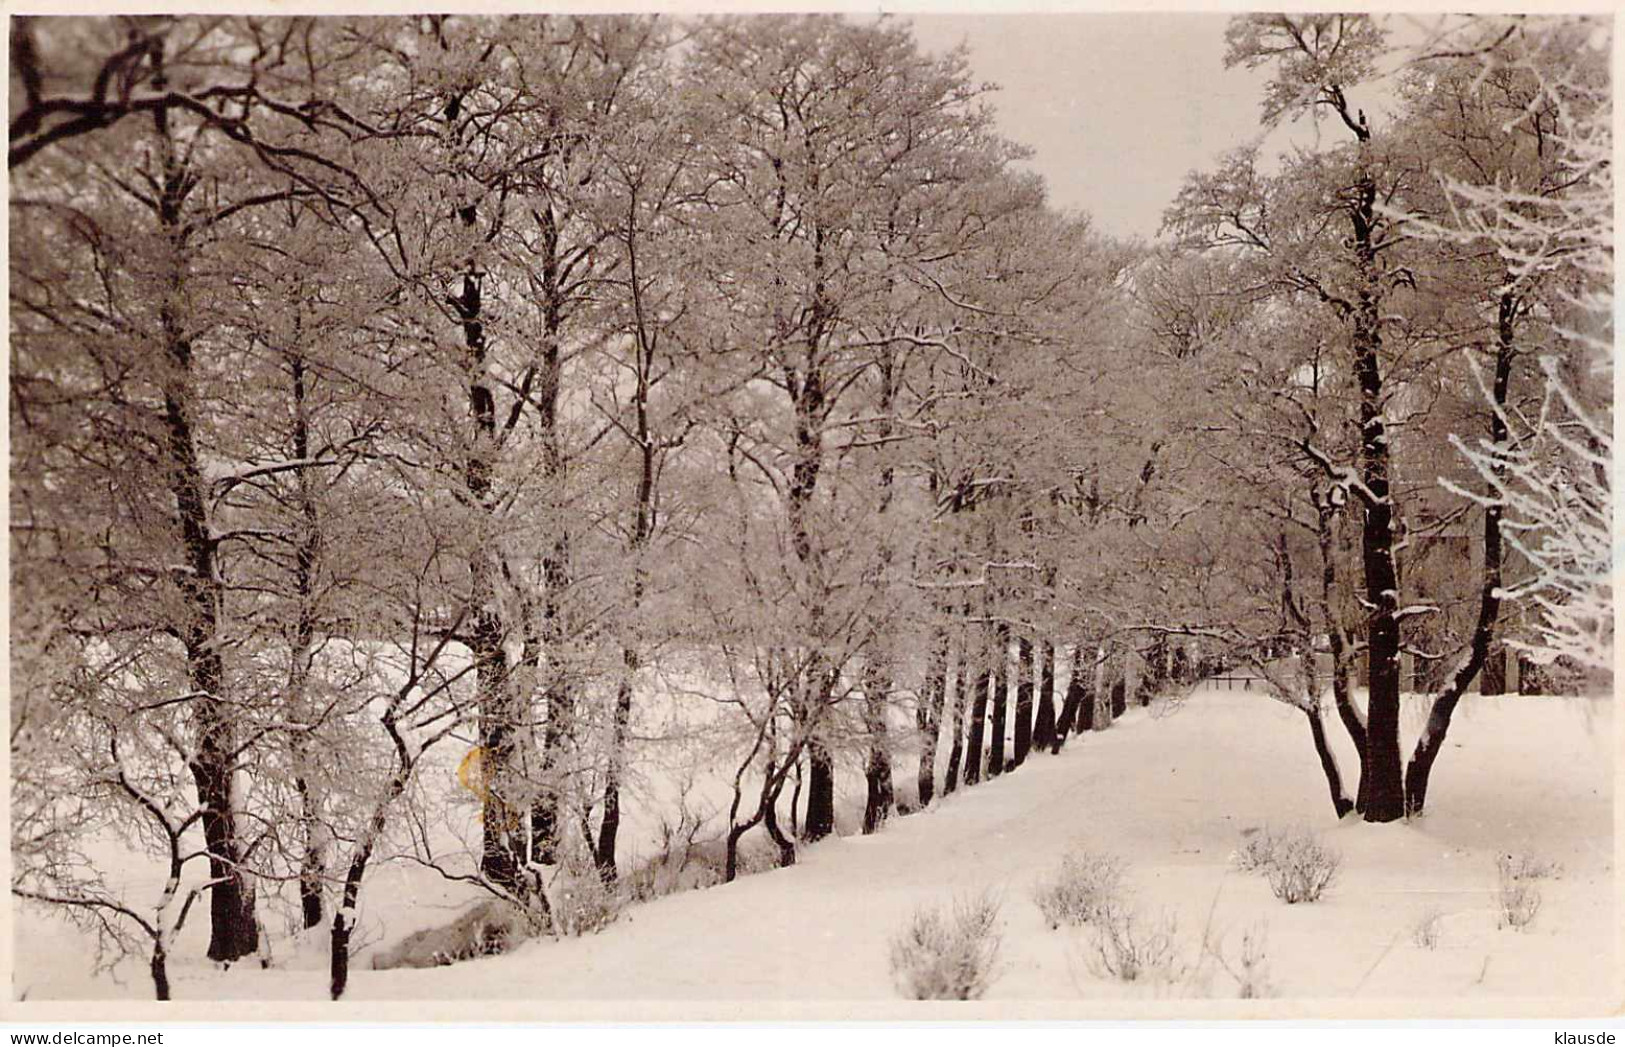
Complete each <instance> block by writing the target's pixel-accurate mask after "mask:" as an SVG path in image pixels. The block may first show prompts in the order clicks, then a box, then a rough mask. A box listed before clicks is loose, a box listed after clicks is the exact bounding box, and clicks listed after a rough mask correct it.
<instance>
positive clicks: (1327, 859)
mask: <svg viewBox="0 0 1625 1047" xmlns="http://www.w3.org/2000/svg"><path fill="white" fill-rule="evenodd" d="M1342 864H1343V856H1342V855H1341V854H1339V853H1338V852H1337V851H1335V850H1333V849H1332V848H1330V847H1328V846H1326V845H1325V844H1323V843H1321V842H1320V838H1319V837H1317V836H1316V835H1314V834H1313V833H1311V832H1309V831H1308V830H1307V829H1293V830H1290V831H1287V832H1283V833H1280V834H1279V835H1277V836H1275V837H1274V838H1273V840H1272V841H1271V846H1270V849H1269V851H1268V854H1267V857H1265V858H1264V860H1263V862H1262V864H1261V871H1262V872H1263V873H1264V878H1265V879H1266V880H1268V881H1269V885H1270V891H1271V892H1273V893H1274V895H1275V897H1277V898H1279V899H1281V900H1282V901H1283V902H1286V903H1287V904H1288V905H1296V904H1298V903H1299V902H1313V901H1319V900H1320V896H1321V895H1322V894H1324V893H1325V891H1326V888H1327V887H1330V886H1331V885H1332V881H1334V880H1336V879H1337V870H1338V868H1339V867H1340V866H1341V865H1342Z"/></svg>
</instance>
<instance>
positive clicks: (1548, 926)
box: [33, 692, 1615, 1002]
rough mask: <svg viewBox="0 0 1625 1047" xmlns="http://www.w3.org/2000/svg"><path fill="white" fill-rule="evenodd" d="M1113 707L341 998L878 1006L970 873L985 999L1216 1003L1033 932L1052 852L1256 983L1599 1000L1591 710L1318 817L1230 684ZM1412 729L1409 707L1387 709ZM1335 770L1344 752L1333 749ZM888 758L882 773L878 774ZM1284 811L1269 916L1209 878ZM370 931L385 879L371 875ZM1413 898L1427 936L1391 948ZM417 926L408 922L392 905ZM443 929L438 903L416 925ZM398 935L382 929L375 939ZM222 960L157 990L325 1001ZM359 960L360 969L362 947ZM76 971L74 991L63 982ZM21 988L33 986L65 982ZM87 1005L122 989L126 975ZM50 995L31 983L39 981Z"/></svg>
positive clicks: (1603, 991) (1282, 722)
mask: <svg viewBox="0 0 1625 1047" xmlns="http://www.w3.org/2000/svg"><path fill="white" fill-rule="evenodd" d="M1156 712H1159V710H1157V709H1155V708H1154V709H1153V710H1152V711H1151V712H1150V713H1148V712H1144V711H1138V710H1136V711H1133V712H1131V713H1130V714H1129V716H1128V717H1126V718H1125V719H1124V720H1122V721H1121V722H1119V723H1118V724H1117V725H1116V726H1114V727H1113V728H1112V729H1111V730H1110V731H1107V732H1103V733H1099V734H1091V735H1089V736H1087V737H1085V738H1083V739H1081V741H1080V740H1078V739H1074V740H1073V742H1072V743H1071V744H1070V745H1069V746H1068V748H1067V750H1066V752H1064V753H1063V754H1062V755H1061V756H1059V757H1051V756H1048V755H1039V756H1035V757H1034V758H1032V759H1031V760H1029V762H1028V764H1027V766H1025V767H1023V768H1021V769H1020V770H1019V771H1017V772H1015V773H1014V774H1011V775H1006V776H1004V777H1002V778H999V779H996V780H993V781H990V782H986V783H984V784H982V785H980V786H977V787H976V788H973V789H970V790H961V791H960V792H958V793H956V794H954V795H953V796H951V797H949V798H947V799H946V800H944V801H941V802H939V803H938V804H936V805H933V807H932V808H931V809H930V810H928V811H926V812H924V813H922V814H917V815H914V816H911V817H906V818H899V819H895V820H894V821H893V822H892V823H891V824H889V825H888V826H887V828H886V829H885V831H884V832H882V833H880V834H878V835H876V836H871V837H866V838H865V837H847V838H842V839H836V840H830V841H827V842H825V843H823V844H820V845H819V846H816V847H812V848H804V849H803V850H802V853H801V860H800V863H799V864H798V865H797V866H795V867H794V868H791V869H786V870H779V871H774V872H770V873H766V874H762V875H758V876H753V877H748V878H746V879H743V880H741V881H739V882H737V883H734V884H731V885H728V886H723V887H716V888H712V889H709V890H704V891H691V892H686V893H683V894H678V895H674V896H671V897H667V898H664V899H661V900H659V901H656V902H653V903H651V904H648V905H642V906H637V907H635V908H633V909H631V910H629V911H628V912H627V913H626V914H625V915H623V917H622V919H621V920H620V922H618V923H617V924H615V925H614V926H612V927H610V928H608V929H607V930H606V931H604V932H602V933H601V934H598V935H594V936H589V937H586V938H580V939H569V940H563V941H552V940H548V941H538V942H533V943H531V944H529V945H527V946H525V947H523V948H521V949H520V950H518V951H516V952H514V953H512V954H510V955H507V956H503V957H497V958H492V959H488V960H481V961H475V962H470V963H464V964H459V965H457V966H454V967H450V968H438V969H432V970H396V971H372V970H358V971H356V972H355V973H354V976H353V980H352V982H351V992H350V996H349V998H351V999H356V1000H369V999H372V1000H378V999H405V1000H436V999H439V1000H452V1001H468V1000H472V999H480V998H506V999H519V1000H581V1001H587V1000H644V1001H690V1002H692V1001H696V1000H755V1001H772V1000H780V1001H789V1000H796V999H805V1000H854V1001H857V1000H864V999H870V1000H876V1001H884V1000H888V999H895V998H896V997H895V993H894V990H893V988H892V985H891V981H890V977H889V974H888V971H887V951H888V949H887V945H888V940H889V939H890V937H891V935H892V934H893V933H894V932H895V930H896V929H897V928H898V927H899V926H900V925H901V924H902V922H903V921H904V920H905V919H906V918H907V917H908V915H909V914H910V913H911V912H912V911H913V910H914V909H915V908H916V907H917V906H919V905H921V904H926V903H937V902H943V901H947V900H949V899H951V897H952V896H953V895H954V894H955V893H956V892H971V891H979V890H981V889H983V888H991V889H993V890H994V891H996V892H999V893H1000V894H1001V895H1002V897H1003V903H1004V904H1003V913H1002V917H1003V923H1004V945H1003V950H1002V956H1003V973H1002V976H1001V977H1000V978H999V980H998V981H997V982H996V984H994V986H993V988H992V990H991V992H990V994H989V998H991V999H1014V998H1026V999H1048V1000H1076V999H1079V998H1080V997H1081V998H1095V997H1109V996H1123V995H1142V996H1143V995H1148V994H1149V995H1159V996H1180V995H1192V994H1196V995H1201V994H1211V995H1213V996H1221V997H1222V996H1233V995H1234V993H1235V987H1234V985H1233V984H1232V983H1230V982H1229V980H1228V979H1227V978H1226V977H1225V976H1224V975H1222V974H1218V975H1216V976H1215V977H1214V978H1213V979H1212V980H1211V981H1210V983H1209V984H1208V985H1207V986H1206V987H1205V988H1204V987H1203V986H1201V985H1191V984H1182V985H1180V986H1178V987H1175V988H1171V989H1170V988H1161V989H1157V988H1146V987H1139V986H1136V987H1133V989H1132V990H1128V989H1125V987H1123V986H1121V985H1118V984H1115V983H1110V982H1106V981H1103V980H1101V979H1098V978H1096V977H1094V976H1093V975H1092V974H1090V973H1089V971H1088V970H1087V968H1086V966H1085V965H1084V964H1083V962H1082V959H1081V957H1082V949H1083V939H1082V938H1080V937H1078V936H1076V935H1074V934H1073V933H1071V932H1051V931H1049V930H1047V929H1046V928H1045V927H1044V925H1043V924H1042V923H1041V921H1040V919H1039V916H1038V912H1037V910H1036V909H1035V908H1034V906H1033V904H1032V902H1031V900H1030V897H1029V890H1030V887H1031V885H1032V883H1033V881H1034V880H1035V879H1036V878H1038V877H1040V876H1043V875H1044V874H1046V873H1047V872H1048V871H1049V870H1050V869H1051V868H1052V867H1053V866H1054V865H1055V864H1056V863H1057V862H1058V861H1059V859H1060V857H1061V855H1062V854H1063V853H1064V852H1065V851H1066V850H1067V849H1068V848H1069V847H1073V846H1083V847H1088V848H1091V849H1096V850H1103V851H1110V852H1113V853H1116V854H1118V855H1121V856H1122V857H1123V858H1125V859H1126V860H1127V861H1128V862H1129V874H1128V877H1129V880H1130V882H1131V883H1132V884H1133V896H1134V899H1135V900H1136V902H1137V903H1138V904H1139V905H1140V906H1141V907H1142V908H1143V909H1144V910H1146V912H1147V913H1148V914H1149V915H1156V914H1158V913H1160V912H1161V911H1162V910H1163V909H1165V908H1166V909H1168V910H1171V911H1173V912H1175V913H1177V917H1178V926H1179V934H1180V938H1181V940H1182V945H1183V947H1184V948H1185V950H1186V952H1187V953H1188V954H1192V955H1194V953H1195V952H1196V950H1197V943H1198V942H1199V941H1200V940H1201V937H1202V931H1203V928H1204V927H1206V926H1209V924H1210V920H1211V926H1212V927H1213V929H1214V930H1215V931H1216V932H1227V933H1229V934H1231V935H1232V941H1234V939H1235V937H1238V936H1239V933H1240V932H1241V931H1243V930H1246V929H1247V928H1249V927H1254V926H1256V925H1258V924H1260V923H1261V922H1267V930H1268V968H1269V975H1270V981H1271V982H1272V984H1273V988H1274V990H1275V994H1276V995H1277V996H1281V997H1323V998H1324V997H1348V996H1360V997H1361V998H1384V997H1387V998H1397V997H1417V996H1446V997H1469V998H1470V997H1473V996H1485V997H1494V998H1506V997H1563V998H1566V999H1576V998H1581V997H1586V998H1591V997H1600V996H1611V995H1613V992H1614V990H1613V987H1612V982H1611V979H1612V976H1613V975H1612V972H1613V971H1614V964H1613V962H1612V956H1613V948H1614V939H1613V936H1614V923H1615V921H1614V918H1613V911H1612V905H1613V903H1612V897H1613V888H1612V865H1613V846H1612V839H1613V834H1612V828H1613V812H1612V803H1611V798H1612V780H1613V764H1612V757H1611V753H1612V751H1613V748H1614V734H1613V725H1612V713H1611V710H1610V709H1609V708H1608V704H1607V703H1603V702H1587V701H1576V700H1555V699H1503V700H1493V701H1492V700H1478V699H1474V700H1472V701H1470V702H1467V703H1464V705H1463V707H1462V709H1461V711H1460V713H1458V722H1457V723H1456V725H1455V727H1454V729H1453V731H1452V735H1451V743H1452V744H1451V745H1450V746H1449V747H1447V749H1446V751H1445V753H1444V755H1443V756H1442V757H1441V759H1440V763H1439V766H1438V770H1437V772H1436V774H1435V776H1434V792H1433V797H1432V799H1431V802H1432V808H1431V812H1430V815H1429V817H1428V818H1427V819H1426V820H1425V821H1423V822H1421V823H1419V824H1416V825H1404V824H1396V825H1387V826H1367V825H1360V824H1358V823H1349V824H1338V823H1336V822H1335V821H1333V819H1332V815H1331V813H1330V805H1329V803H1328V801H1327V798H1326V794H1325V787H1324V783H1323V779H1322V778H1321V776H1320V772H1319V768H1318V764H1317V762H1316V760H1315V757H1314V753H1313V750H1312V749H1311V747H1310V744H1309V738H1308V731H1307V727H1306V726H1305V724H1304V721H1303V719H1302V717H1301V715H1299V714H1298V713H1296V712H1294V711H1292V710H1290V709H1287V708H1285V707H1283V706H1280V705H1277V704H1275V703H1273V702H1270V701H1268V700H1267V699H1265V698H1263V697H1262V696H1260V695H1257V694H1255V693H1246V692H1228V693H1225V692H1206V693H1201V694H1199V695H1197V696H1195V697H1194V698H1193V699H1192V700H1190V701H1188V702H1186V703H1184V704H1183V705H1182V706H1180V707H1178V708H1177V709H1172V710H1168V711H1166V712H1164V714H1162V715H1152V713H1156ZM1409 712H1410V713H1411V714H1412V716H1413V720H1412V724H1411V725H1412V727H1413V728H1414V726H1415V725H1416V723H1417V722H1418V721H1419V720H1420V717H1421V711H1420V709H1412V710H1409ZM1343 763H1344V767H1345V773H1346V774H1347V775H1348V777H1350V778H1352V777H1353V765H1352V755H1351V754H1349V753H1344V754H1343ZM899 773H900V774H903V773H907V772H906V770H904V769H902V768H900V769H899ZM1294 823H1301V824H1307V825H1309V826H1312V827H1314V828H1315V829H1317V830H1319V831H1323V832H1324V833H1325V835H1326V837H1327V839H1328V840H1329V841H1330V842H1331V843H1332V844H1333V845H1334V846H1336V847H1337V848H1338V849H1340V850H1341V851H1342V852H1343V855H1344V863H1343V872H1342V876H1341V878H1340V879H1339V881H1338V882H1337V883H1336V884H1335V885H1334V887H1333V888H1332V890H1331V891H1330V892H1329V893H1328V895H1327V896H1326V898H1325V899H1323V900H1322V901H1321V902H1319V903H1318V904H1315V905H1299V906H1292V907H1288V906H1286V905H1284V904H1282V903H1281V902H1279V901H1277V900H1276V899H1275V898H1273V897H1272V896H1271V895H1270V893H1269V890H1268V888H1267V886H1266V884H1265V883H1264V881H1263V880H1262V879H1261V878H1259V877H1256V876H1249V875H1243V874H1240V873H1237V872H1234V871H1231V870H1230V869H1229V867H1228V859H1229V856H1230V853H1231V851H1232V850H1233V849H1234V848H1235V846H1236V844H1237V843H1238V841H1239V840H1240V838H1241V835H1240V834H1241V831H1242V830H1243V829H1244V828H1247V827H1252V826H1263V825H1266V824H1270V825H1274V826H1285V825H1290V824H1294ZM1500 851H1517V852H1530V853H1535V854H1538V855H1540V856H1541V857H1543V858H1547V859H1550V860H1555V861H1557V862H1560V863H1562V866H1563V874H1562V876H1561V878H1559V879H1556V880H1551V881H1544V882H1543V883H1542V884H1541V888H1542V890H1543V892H1544V894H1545V905H1544V907H1543V908H1542V910H1541V913H1540V916H1539V917H1538V919H1537V920H1536V922H1535V923H1534V925H1533V926H1532V927H1531V928H1529V929H1528V930H1527V931H1525V932H1522V933H1520V932H1515V931H1509V930H1498V929H1497V927H1496V920H1495V914H1494V909H1493V901H1492V892H1493V888H1494V886H1495V882H1496V874H1495V865H1494V856H1495V854H1496V853H1497V852H1500ZM369 893H370V894H371V901H370V903H364V904H370V906H372V907H373V908H374V911H375V914H377V915H378V916H380V917H382V918H383V919H384V920H385V921H386V922H387V923H389V924H390V925H391V926H393V927H397V928H398V927H399V923H398V922H397V921H396V919H395V918H394V917H391V916H390V915H389V912H390V907H391V906H394V907H395V908H396V910H397V911H398V909H399V906H400V905H401V904H402V902H401V894H400V893H399V892H395V891H392V890H390V889H388V888H387V887H386V886H385V885H384V884H383V883H380V882H374V883H373V884H372V886H370V887H369ZM1429 907H1435V908H1437V909H1438V910H1440V911H1441V912H1442V913H1443V917H1442V922H1441V926H1442V937H1441V941H1440V943H1439V946H1438V948H1437V949H1435V950H1431V951H1425V950H1422V949H1421V948H1419V947H1418V946H1416V945H1415V944H1414V943H1413V942H1412V941H1411V930H1412V928H1413V927H1414V925H1415V924H1416V922H1417V919H1418V917H1419V916H1420V914H1421V913H1422V912H1423V911H1424V910H1425V909H1428V908H1429ZM414 915H417V916H418V917H419V925H421V922H422V917H423V916H424V915H425V914H424V913H417V914H414ZM437 919H438V920H439V922H444V918H437ZM401 933H404V931H397V932H396V933H395V934H393V935H392V938H398V937H399V936H400V934H401ZM303 959H304V961H305V962H300V963H296V964H293V965H292V967H293V969H272V970H270V971H261V970H258V969H257V968H254V967H253V965H239V966H238V967H237V968H234V969H233V970H231V971H229V972H225V973H224V974H222V973H220V972H216V971H213V970H211V969H209V968H208V967H206V966H205V965H203V964H201V963H192V962H186V961H177V963H176V965H175V969H174V974H175V977H176V982H177V985H176V995H177V997H178V998H182V999H184V998H216V999H219V998H242V997H257V998H265V999H270V998H281V999H300V998H302V999H307V1000H319V999H322V998H323V997H324V990H325V971H324V970H323V969H322V967H323V966H324V962H323V961H321V960H320V959H319V958H318V957H315V956H306V957H304V958H303ZM359 963H360V964H361V965H363V966H364V965H365V963H366V958H365V956H363V957H362V958H361V959H360V961H359ZM81 984H84V983H81ZM66 988H67V986H50V985H42V986H40V990H41V991H40V992H38V994H37V995H35V996H34V997H33V998H36V999H37V998H41V997H43V996H46V995H58V996H60V995H83V990H82V989H81V990H80V991H79V992H77V993H73V992H63V990H64V989H66ZM96 989H97V990H98V994H103V993H105V994H109V995H127V996H136V997H140V996H143V995H145V993H146V986H145V985H144V984H143V982H142V979H141V978H140V977H139V975H136V976H134V977H132V978H130V979H129V980H128V983H127V984H126V985H125V986H123V987H117V986H114V985H111V984H109V983H108V982H107V981H105V980H102V981H100V982H98V983H96ZM53 990H54V991H53Z"/></svg>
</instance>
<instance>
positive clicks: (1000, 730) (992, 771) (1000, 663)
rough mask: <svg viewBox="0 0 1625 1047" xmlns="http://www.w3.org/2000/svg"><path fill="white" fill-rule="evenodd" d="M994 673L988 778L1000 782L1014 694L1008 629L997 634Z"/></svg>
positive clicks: (990, 685)
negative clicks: (1008, 713)
mask: <svg viewBox="0 0 1625 1047" xmlns="http://www.w3.org/2000/svg"><path fill="white" fill-rule="evenodd" d="M990 661H991V662H992V664H991V665H990V666H989V668H990V669H991V670H992V672H991V673H989V674H988V688H989V690H990V691H991V693H990V694H989V696H988V697H989V699H990V704H991V705H992V718H991V721H990V722H989V724H988V740H987V776H988V777H989V778H997V777H998V776H999V775H1001V774H1003V773H1004V736H1005V734H1006V733H1007V723H1006V713H1007V712H1008V709H1007V708H1006V706H1007V705H1008V701H1009V690H1010V681H1009V673H1010V635H1009V633H1008V631H1007V630H1006V629H1005V627H1004V626H1002V625H1001V626H998V627H996V628H995V629H994V630H993V652H992V658H991V659H990Z"/></svg>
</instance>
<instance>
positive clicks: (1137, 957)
mask: <svg viewBox="0 0 1625 1047" xmlns="http://www.w3.org/2000/svg"><path fill="white" fill-rule="evenodd" d="M1091 926H1092V928H1093V934H1094V937H1093V939H1092V941H1091V945H1092V949H1091V951H1089V952H1088V953H1086V954H1085V956H1084V962H1085V963H1087V964H1088V966H1089V969H1090V970H1091V971H1093V972H1094V974H1095V975H1096V976H1097V977H1100V978H1116V979H1117V980H1118V981H1124V982H1138V981H1168V982H1172V981H1177V980H1178V979H1179V978H1180V977H1181V976H1182V975H1183V974H1184V971H1185V964H1184V962H1183V961H1182V960H1181V959H1180V956H1179V947H1178V940H1177V934H1178V929H1179V926H1178V922H1177V921H1176V920H1175V918H1174V916H1173V915H1172V914H1171V913H1167V914H1164V915H1163V917H1162V918H1161V919H1160V920H1158V921H1156V922H1155V923H1152V922H1150V921H1147V920H1145V919H1144V918H1142V917H1141V916H1140V915H1139V913H1137V912H1136V911H1135V910H1133V909H1132V908H1129V907H1128V906H1125V905H1114V906H1112V907H1111V908H1110V909H1109V910H1108V911H1107V912H1105V913H1103V914H1102V915H1101V916H1100V918H1099V919H1097V920H1096V921H1095V922H1094V923H1093V924H1092V925H1091Z"/></svg>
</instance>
